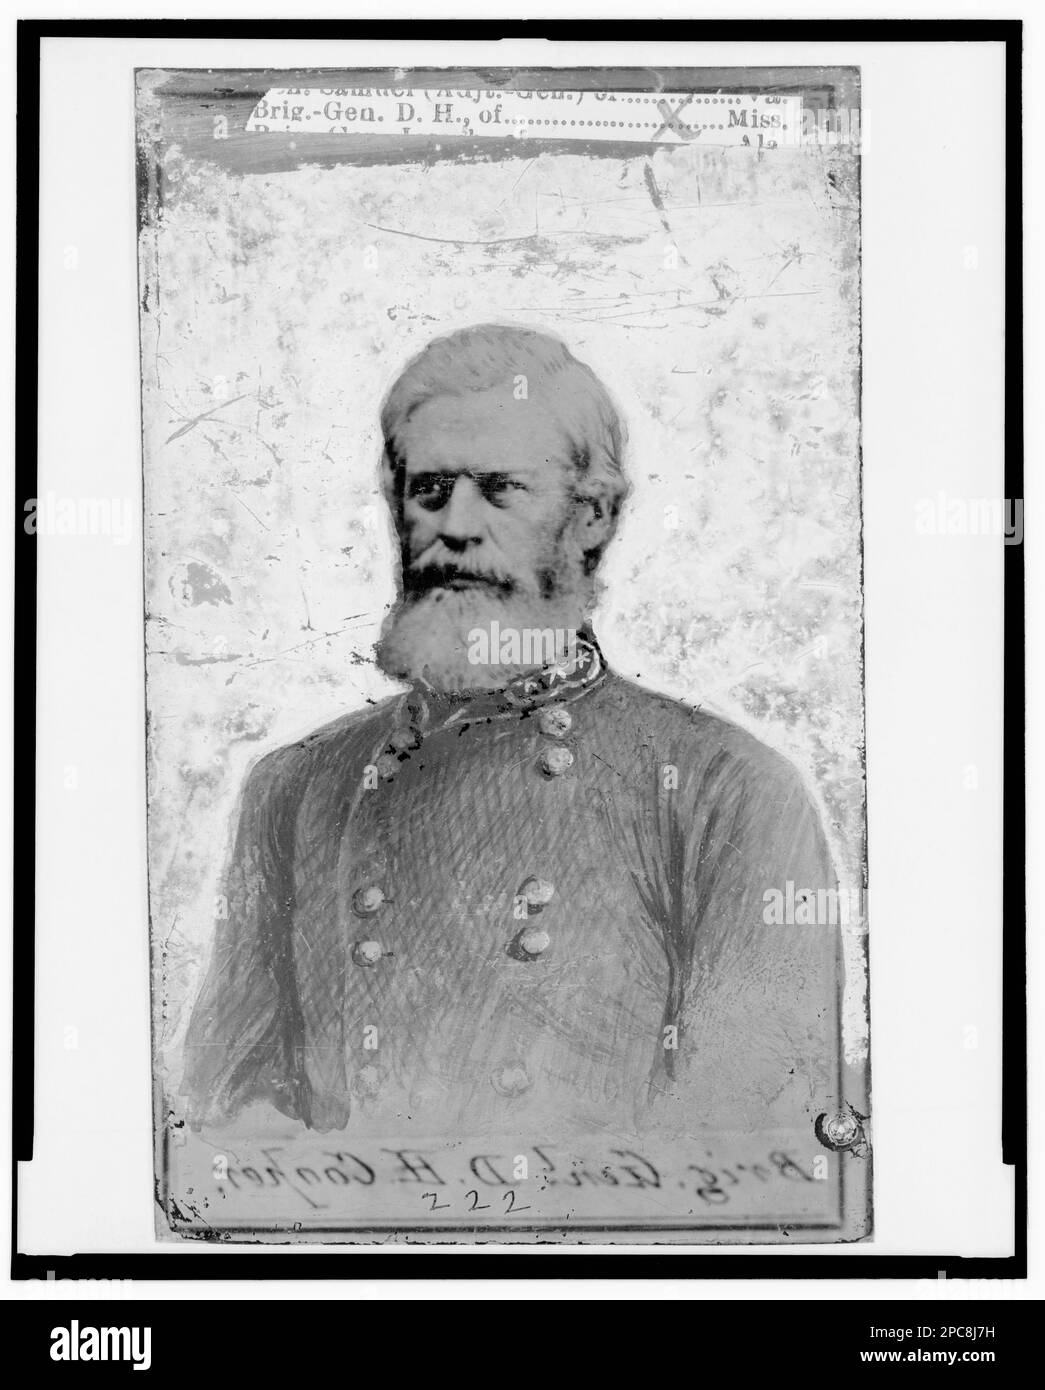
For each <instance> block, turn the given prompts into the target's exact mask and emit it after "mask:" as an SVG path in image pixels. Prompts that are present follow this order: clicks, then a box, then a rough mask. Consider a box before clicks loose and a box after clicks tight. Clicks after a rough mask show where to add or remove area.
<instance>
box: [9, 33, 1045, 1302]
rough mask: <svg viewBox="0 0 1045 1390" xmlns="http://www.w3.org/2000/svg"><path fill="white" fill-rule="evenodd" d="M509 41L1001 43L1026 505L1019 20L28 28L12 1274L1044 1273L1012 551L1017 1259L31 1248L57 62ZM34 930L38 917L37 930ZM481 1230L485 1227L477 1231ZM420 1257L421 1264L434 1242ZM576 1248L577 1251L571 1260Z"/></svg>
mask: <svg viewBox="0 0 1045 1390" xmlns="http://www.w3.org/2000/svg"><path fill="white" fill-rule="evenodd" d="M404 31H405V33H406V36H408V37H410V38H412V39H444V40H445V39H455V38H459V39H465V38H467V39H499V38H538V39H550V40H559V41H564V40H565V41H568V40H574V41H578V40H579V41H590V42H592V43H604V42H612V41H628V40H638V39H644V40H649V39H656V40H661V41H667V42H672V41H674V42H686V41H689V42H692V41H701V40H702V41H705V42H713V41H719V42H730V41H734V42H742V41H749V42H750V41H758V42H764V43H803V42H812V41H817V42H822V41H835V42H865V43H866V42H871V43H898V42H899V43H910V42H918V43H926V42H930V43H963V42H964V43H1000V44H1002V45H1003V46H1004V49H1005V204H1004V207H1005V282H1004V303H1005V346H1004V354H1005V356H1004V370H1005V388H1004V389H1005V414H1004V458H1005V495H1006V497H1008V498H1012V499H1022V498H1023V482H1024V471H1023V468H1024V462H1023V460H1024V427H1023V404H1024V402H1023V373H1024V365H1023V265H1022V257H1023V168H1022V164H1023V116H1022V58H1023V52H1022V49H1023V24H1022V22H1021V21H1019V20H1003V21H995V20H943V19H933V20H823V21H821V20H691V21H676V20H652V21H640V20H633V19H628V20H597V19H596V20H507V19H506V20H504V21H500V20H482V21H473V20H446V19H443V20H438V19H437V20H431V21H428V20H410V21H389V22H379V21H372V20H371V21H351V22H337V21H327V20H302V21H295V20H272V21H264V20H259V21H251V20H222V19H215V20H195V19H193V20H113V21H107V20H99V21H91V20H82V21H81V20H70V21H66V20H55V21H51V20H20V21H19V22H18V25H17V108H18V119H17V165H16V167H17V188H18V200H17V212H16V241H17V289H16V310H15V331H16V342H17V349H18V350H17V352H16V368H15V392H16V429H15V470H14V471H15V507H14V511H15V519H14V529H15V546H14V553H15V566H14V569H15V573H14V595H15V604H14V608H15V611H14V658H15V662H14V755H13V797H14V809H15V814H14V817H13V827H14V831H13V851H14V864H15V865H16V873H15V874H14V876H13V888H12V897H13V902H12V907H13V922H14V924H15V930H14V932H13V933H12V935H13V945H12V958H13V959H12V964H13V998H12V1056H13V1060H12V1133H11V1137H12V1154H11V1158H12V1174H11V1213H12V1222H11V1261H10V1275H11V1278H12V1279H16V1280H28V1279H52V1280H53V1279H56V1278H57V1279H60V1280H64V1279H197V1280H198V1279H255V1280H262V1279H294V1280H301V1279H332V1278H340V1279H349V1278H353V1279H359V1278H368V1279H399V1280H401V1279H403V1278H407V1279H430V1278H437V1279H476V1278H491V1277H492V1278H515V1279H520V1278H524V1279H525V1278H529V1279H533V1278H537V1279H547V1278H556V1279H561V1278H563V1277H569V1278H575V1279H621V1278H626V1279H635V1278H640V1279H665V1278H669V1279H676V1280H677V1279H680V1278H683V1279H709V1278H714V1279H724V1280H735V1279H753V1278H762V1279H765V1278H775V1279H788V1280H791V1279H809V1278H813V1279H843V1278H844V1279H932V1280H937V1279H941V1278H947V1279H970V1278H979V1279H983V1278H995V1279H997V1278H1005V1279H1013V1278H1026V1275H1027V1001H1026V988H1027V973H1026V889H1025V860H1026V811H1025V798H1026V771H1025V766H1024V756H1025V732H1024V720H1025V713H1026V702H1025V655H1024V630H1025V627H1024V625H1025V598H1024V561H1023V547H1022V544H1017V545H1006V546H1005V547H1004V619H1003V624H1004V655H1003V664H1004V695H1003V791H1004V811H1003V848H1002V910H1003V935H1002V974H1003V1001H1002V1132H1001V1144H1002V1161H1003V1162H1004V1163H1006V1164H1011V1165H1012V1166H1013V1167H1014V1170H1015V1212H1014V1228H1015V1229H1014V1253H1013V1254H1012V1255H1011V1256H1001V1257H993V1256H992V1257H978V1258H969V1257H959V1256H953V1255H939V1256H934V1255H928V1256H921V1255H917V1256H909V1255H875V1254H863V1253H861V1254H852V1255H849V1256H848V1257H847V1258H845V1259H844V1260H843V1262H842V1263H841V1264H839V1263H837V1261H836V1259H835V1258H833V1257H832V1255H831V1253H830V1252H829V1251H827V1250H825V1252H824V1253H822V1254H808V1255H807V1254H802V1255H797V1254H795V1255H789V1256H788V1259H787V1262H786V1264H783V1265H782V1264H781V1263H780V1256H779V1255H768V1254H767V1255H745V1254H742V1253H735V1254H734V1253H729V1254H715V1255H709V1254H706V1253H702V1250H701V1247H700V1246H694V1247H692V1250H691V1251H687V1252H686V1253H685V1254H684V1255H683V1256H681V1259H684V1260H685V1263H684V1264H682V1263H680V1254H679V1252H678V1251H677V1250H676V1251H675V1253H667V1252H665V1253H664V1254H660V1253H654V1254H641V1255H640V1254H637V1253H634V1254H629V1252H627V1251H624V1250H621V1251H619V1252H618V1253H616V1254H613V1255H606V1254H602V1253H599V1252H597V1251H592V1252H587V1251H585V1250H583V1249H578V1248H577V1247H575V1246H574V1247H573V1248H571V1250H570V1264H569V1266H567V1267H563V1266H562V1265H557V1266H550V1265H549V1263H548V1261H547V1260H546V1259H544V1258H541V1256H542V1255H545V1254H548V1253H557V1252H558V1247H559V1246H560V1245H561V1242H558V1241H551V1240H550V1241H548V1242H546V1243H541V1244H539V1245H537V1246H536V1247H532V1246H531V1247H524V1248H523V1249H518V1248H516V1249H514V1250H507V1249H504V1248H503V1247H502V1248H498V1249H488V1250H484V1249H483V1248H482V1247H481V1246H479V1247H477V1248H476V1249H475V1250H474V1251H470V1252H469V1253H467V1254H465V1253H457V1254H450V1253H442V1252H440V1251H438V1249H436V1250H433V1249H431V1247H429V1248H428V1249H427V1250H425V1253H424V1257H423V1260H422V1261H421V1263H420V1264H417V1263H414V1264H412V1265H411V1266H410V1267H405V1266H404V1263H403V1259H404V1254H405V1251H404V1250H403V1249H401V1248H400V1249H398V1250H397V1251H396V1252H382V1251H381V1250H379V1249H370V1250H360V1249H359V1248H358V1247H348V1248H346V1247H342V1248H341V1249H339V1250H336V1251H334V1250H329V1249H326V1250H312V1249H309V1250H304V1251H303V1250H296V1251H294V1252H290V1251H287V1252H284V1251H273V1250H272V1249H271V1247H269V1248H268V1249H267V1250H265V1251H262V1250H258V1251H257V1252H241V1251H235V1252H234V1251H229V1250H224V1249H222V1248H221V1247H220V1246H214V1247H211V1248H210V1249H208V1250H184V1249H183V1250H178V1251H174V1250H171V1251H164V1250H159V1251H156V1252H149V1253H132V1254H127V1253H120V1252H113V1253H100V1254H73V1255H67V1256H57V1255H55V1256H52V1255H28V1254H24V1253H23V1252H21V1251H20V1250H19V1249H18V1165H19V1163H20V1162H28V1161H30V1160H31V1159H32V1156H33V1130H34V1071H35V1066H34V1051H33V1049H34V1023H35V1008H34V989H33V982H34V979H35V972H36V948H35V939H34V931H33V929H32V928H30V926H29V925H28V924H30V923H32V924H34V925H35V886H34V875H35V835H36V830H35V816H34V815H33V814H31V813H30V809H31V808H32V807H34V806H35V800H36V645H37V580H36V550H35V537H34V536H32V535H30V534H28V533H27V532H26V531H25V530H24V527H23V525H22V521H23V511H22V503H23V501H24V499H26V498H28V497H34V496H36V493H37V449H38V429H37V402H38V385H39V362H38V349H39V338H38V332H39V288H38V266H39V232H40V227H39V198H40V60H41V52H42V42H43V40H44V39H49V38H114V39H119V38H156V39H172V38H175V39H177V38H185V39H207V38H211V39H216V38H222V39H237V38H239V39H277V40H278V39H285V40H290V39H314V40H352V39H355V40H365V39H384V40H387V39H395V38H401V37H403V36H404ZM19 923H21V924H23V925H22V926H21V927H19ZM477 1234H478V1233H477ZM418 1253H419V1254H420V1253H421V1250H420V1248H419V1249H418ZM558 1253H561V1252H558Z"/></svg>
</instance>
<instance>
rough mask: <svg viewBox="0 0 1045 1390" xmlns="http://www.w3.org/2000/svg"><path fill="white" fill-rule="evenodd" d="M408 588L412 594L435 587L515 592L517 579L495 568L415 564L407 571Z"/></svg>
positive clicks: (421, 592) (428, 590)
mask: <svg viewBox="0 0 1045 1390" xmlns="http://www.w3.org/2000/svg"><path fill="white" fill-rule="evenodd" d="M406 583H407V589H408V591H409V592H410V593H411V594H427V593H431V591H432V590H433V589H475V588H485V589H490V590H491V591H493V592H494V593H498V594H513V593H514V592H515V588H516V584H515V580H514V579H511V578H510V577H509V576H508V575H506V574H498V573H496V571H494V570H477V569H472V568H470V567H469V566H467V565H454V564H447V563H443V564H428V565H414V566H411V568H410V569H409V570H408V571H407V576H406Z"/></svg>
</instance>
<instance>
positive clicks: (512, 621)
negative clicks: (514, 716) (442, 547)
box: [376, 558, 591, 691]
mask: <svg viewBox="0 0 1045 1390" xmlns="http://www.w3.org/2000/svg"><path fill="white" fill-rule="evenodd" d="M451 586H452V587H451ZM590 587H591V586H590V581H586V580H585V579H584V578H583V576H582V574H581V571H580V568H579V567H578V566H575V565H569V564H567V563H566V562H565V560H564V559H562V558H560V561H559V563H558V564H557V565H556V566H555V567H554V568H550V567H545V568H543V569H542V570H539V571H538V574H537V576H535V578H534V579H532V580H531V581H529V582H528V583H527V584H526V585H525V586H524V585H521V584H520V583H519V582H518V581H516V580H512V579H511V578H509V577H507V576H505V575H501V574H493V573H491V574H488V575H484V577H483V578H481V579H480V578H478V577H476V576H475V572H474V571H472V570H469V569H468V567H467V566H465V565H454V564H452V563H443V564H439V565H430V566H427V567H425V568H424V569H418V570H415V571H414V572H413V573H412V575H411V588H410V591H409V592H408V593H407V595H406V597H405V598H404V599H403V600H402V602H401V603H399V604H398V605H397V606H396V607H395V608H394V609H393V610H392V612H391V613H389V615H388V617H387V618H386V619H385V621H384V624H383V626H382V629H381V638H380V640H379V642H378V643H377V647H376V657H377V664H378V666H379V668H380V669H381V670H382V671H384V672H385V674H386V675H388V676H391V677H393V678H394V679H395V680H405V681H415V680H419V679H420V680H424V681H426V682H427V683H428V684H429V685H431V686H432V687H434V688H435V689H436V690H453V691H457V690H501V689H503V688H504V687H505V686H506V685H508V684H509V682H510V681H512V680H514V679H515V678H516V677H517V676H521V675H524V674H525V673H527V672H529V671H533V670H534V669H535V668H537V667H540V666H541V665H544V664H547V663H548V661H549V660H550V659H559V658H561V657H563V656H565V655H567V652H566V651H565V650H562V649H561V648H562V645H563V643H564V642H565V643H567V644H568V643H569V642H570V639H571V634H572V635H574V636H575V635H576V632H577V630H578V629H579V628H580V627H581V626H582V625H583V623H584V621H585V615H586V612H587V606H588V604H589V603H590ZM494 623H496V624H497V629H496V632H499V633H500V634H502V635H503V634H505V633H512V632H515V633H523V632H527V631H528V632H531V633H535V632H542V633H544V632H547V631H548V630H549V629H550V630H551V631H552V632H554V633H556V647H557V648H560V649H559V650H556V652H555V653H554V654H552V655H549V654H548V653H547V650H546V649H545V651H544V653H543V656H544V659H543V660H538V661H537V662H536V663H535V662H534V660H533V659H532V655H533V651H534V650H535V644H529V645H524V647H523V651H522V652H521V653H520V658H521V659H520V660H518V661H513V660H509V661H501V660H500V659H498V658H499V656H500V654H501V651H502V650H504V649H503V648H499V647H498V645H497V642H496V634H495V636H494V642H493V644H492V646H491V649H490V650H489V652H488V657H489V659H486V660H480V661H476V660H475V656H476V649H477V645H481V644H477V643H476V642H475V640H474V634H475V633H476V632H477V631H481V632H483V633H486V634H489V633H491V631H493V624H494ZM509 654H510V655H514V654H515V653H509ZM527 655H529V656H530V658H531V659H529V660H526V659H525V658H526V656H527Z"/></svg>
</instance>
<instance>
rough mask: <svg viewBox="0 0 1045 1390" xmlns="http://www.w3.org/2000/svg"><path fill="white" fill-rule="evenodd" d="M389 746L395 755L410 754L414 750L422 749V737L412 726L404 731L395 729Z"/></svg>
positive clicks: (403, 729)
mask: <svg viewBox="0 0 1045 1390" xmlns="http://www.w3.org/2000/svg"><path fill="white" fill-rule="evenodd" d="M388 746H389V748H391V750H392V752H393V753H410V752H412V751H413V749H415V748H420V747H421V735H420V733H419V732H418V731H417V729H415V728H413V726H411V725H408V726H407V727H405V728H402V729H394V730H393V732H392V737H391V738H390V739H389V740H388Z"/></svg>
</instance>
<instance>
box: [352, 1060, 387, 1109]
mask: <svg viewBox="0 0 1045 1390" xmlns="http://www.w3.org/2000/svg"><path fill="white" fill-rule="evenodd" d="M383 1079H384V1077H383V1073H382V1070H381V1068H380V1067H375V1066H373V1065H372V1064H371V1065H369V1066H365V1067H360V1068H359V1070H358V1071H357V1072H356V1074H355V1077H354V1081H353V1087H352V1089H353V1090H354V1091H355V1093H356V1095H358V1096H360V1097H361V1098H362V1099H364V1100H370V1099H372V1098H373V1097H374V1096H376V1095H377V1094H378V1093H379V1092H380V1090H381V1082H382V1080H383Z"/></svg>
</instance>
